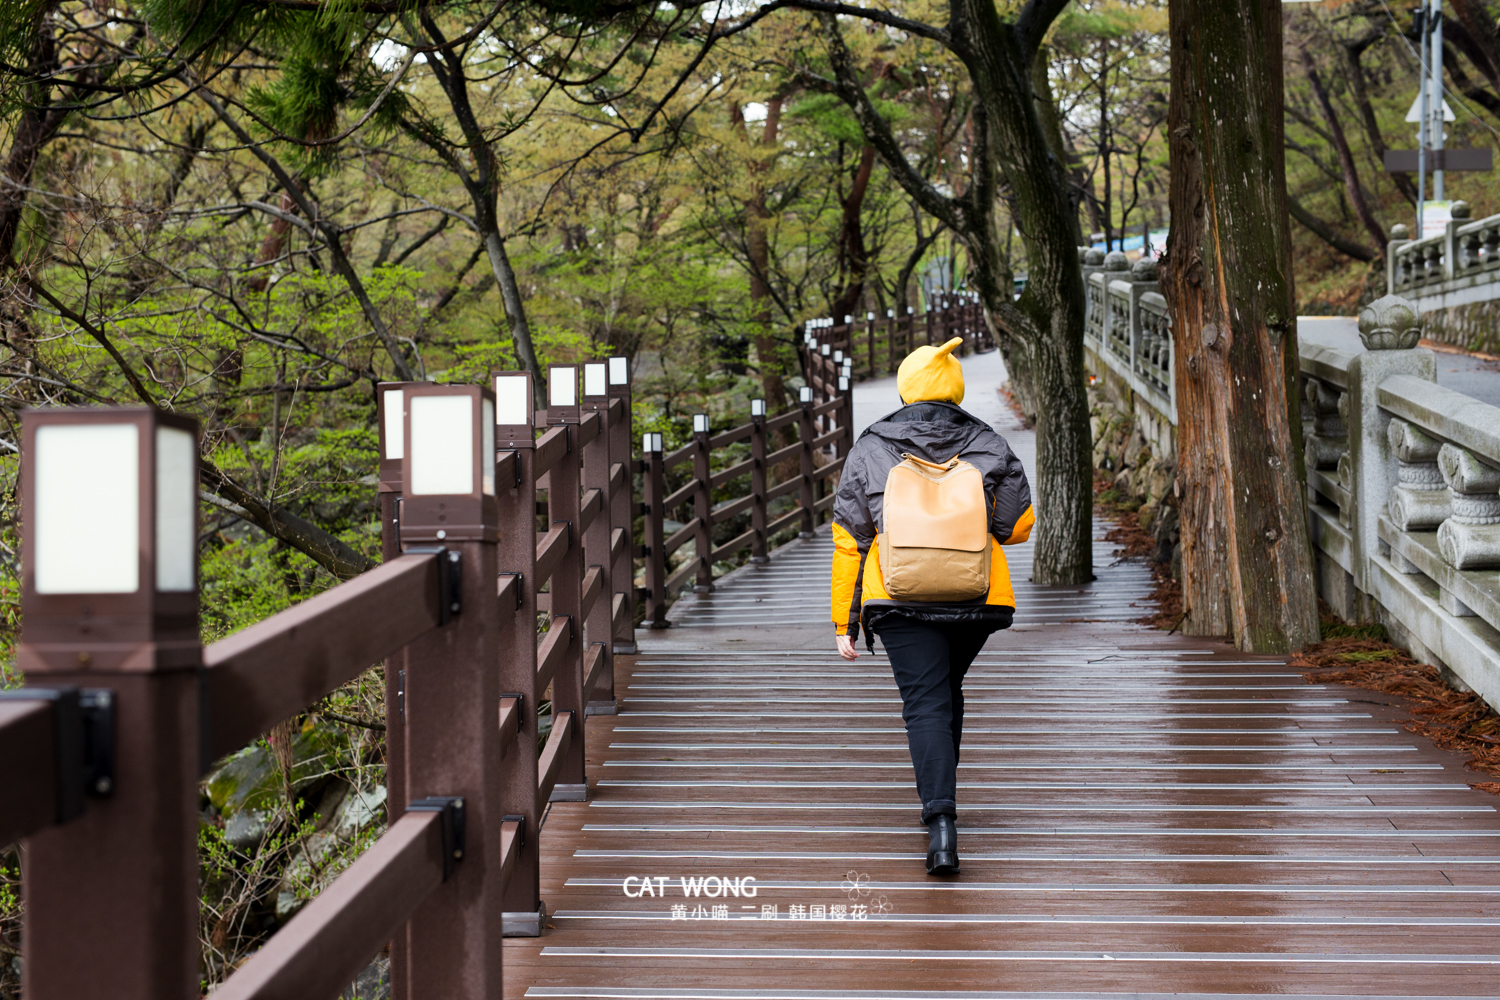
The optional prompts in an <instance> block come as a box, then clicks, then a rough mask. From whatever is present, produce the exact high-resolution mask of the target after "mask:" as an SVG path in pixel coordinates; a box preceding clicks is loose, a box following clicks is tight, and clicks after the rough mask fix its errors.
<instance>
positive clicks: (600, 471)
mask: <svg viewBox="0 0 1500 1000" xmlns="http://www.w3.org/2000/svg"><path fill="white" fill-rule="evenodd" d="M611 404H612V401H611V399H610V397H609V365H608V363H606V362H603V361H589V362H586V363H585V364H584V366H583V411H584V412H585V413H589V414H593V415H594V419H597V420H599V421H600V427H599V434H598V436H597V437H596V438H594V440H592V441H590V442H589V443H588V444H586V445H584V446H583V489H584V492H585V494H587V493H588V492H589V491H591V490H598V491H599V498H600V503H601V508H600V511H599V513H598V514H596V515H594V519H593V520H592V521H590V522H589V526H588V528H587V529H586V530H585V531H584V533H583V561H584V563H586V564H587V565H588V567H589V569H588V572H589V573H593V572H595V568H596V567H597V572H598V575H599V589H598V592H597V596H596V597H595V598H594V603H593V604H592V605H591V606H590V607H589V609H588V612H587V614H586V616H585V618H584V621H583V626H584V640H585V641H586V642H587V643H588V647H589V655H588V656H586V657H584V663H585V664H588V663H590V662H592V658H593V657H595V656H596V655H597V656H600V657H603V663H602V665H601V666H600V667H599V670H600V673H599V677H598V680H597V681H596V682H595V688H594V689H593V690H590V691H587V692H585V694H586V695H587V697H588V706H587V712H588V714H590V715H613V714H615V680H614V676H615V675H614V652H613V650H614V635H613V632H614V612H613V608H614V594H615V588H614V560H613V558H612V553H611V551H610V537H611V535H612V534H613V530H612V529H613V524H612V518H611V516H610V514H611V511H612V509H613V504H612V502H611V500H612V498H611V495H610V489H611V486H610V483H611V481H612V479H611V476H610V468H611V454H610V443H611V442H610V437H611V436H610V427H609V424H610V420H611V419H612V417H613V412H614V411H612V409H611ZM614 409H615V410H618V407H615V408H614ZM585 669H586V670H587V669H588V668H587V666H586V667H585Z"/></svg>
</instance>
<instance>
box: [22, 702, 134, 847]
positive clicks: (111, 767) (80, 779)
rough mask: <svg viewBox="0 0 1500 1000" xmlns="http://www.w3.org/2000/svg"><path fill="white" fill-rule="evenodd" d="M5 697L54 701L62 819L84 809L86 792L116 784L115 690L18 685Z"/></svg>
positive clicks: (111, 788) (54, 742) (105, 790)
mask: <svg viewBox="0 0 1500 1000" xmlns="http://www.w3.org/2000/svg"><path fill="white" fill-rule="evenodd" d="M0 699H3V700H5V701H45V702H48V703H50V704H51V705H52V756H53V761H54V764H55V768H56V793H55V794H56V797H57V811H56V820H57V822H59V823H65V822H67V821H68V820H70V819H74V818H76V817H78V816H80V815H82V813H83V800H84V796H85V795H93V796H98V797H102V796H106V795H109V794H110V793H111V792H113V791H114V788H115V693H114V692H113V691H111V690H109V689H108V688H84V689H82V690H80V689H78V688H75V687H60V688H16V689H15V690H11V691H0Z"/></svg>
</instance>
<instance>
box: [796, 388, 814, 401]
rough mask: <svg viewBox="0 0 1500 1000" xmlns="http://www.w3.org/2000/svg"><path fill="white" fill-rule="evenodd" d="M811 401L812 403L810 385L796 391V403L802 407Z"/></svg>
mask: <svg viewBox="0 0 1500 1000" xmlns="http://www.w3.org/2000/svg"><path fill="white" fill-rule="evenodd" d="M812 401H813V391H812V386H810V385H804V386H803V387H802V388H800V389H798V390H797V402H799V403H801V404H802V405H803V406H807V405H808V404H810V403H811V402H812Z"/></svg>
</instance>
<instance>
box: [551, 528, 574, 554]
mask: <svg viewBox="0 0 1500 1000" xmlns="http://www.w3.org/2000/svg"><path fill="white" fill-rule="evenodd" d="M559 524H566V525H567V526H568V548H570V549H571V548H572V547H573V522H572V521H553V522H552V526H553V527H554V528H555V527H557V526H558V525H559Z"/></svg>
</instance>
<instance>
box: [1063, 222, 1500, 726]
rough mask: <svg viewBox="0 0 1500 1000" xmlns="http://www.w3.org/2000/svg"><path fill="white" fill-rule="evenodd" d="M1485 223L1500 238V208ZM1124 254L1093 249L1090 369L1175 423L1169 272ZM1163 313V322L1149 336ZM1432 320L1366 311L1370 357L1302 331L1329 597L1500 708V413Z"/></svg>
mask: <svg viewBox="0 0 1500 1000" xmlns="http://www.w3.org/2000/svg"><path fill="white" fill-rule="evenodd" d="M1484 221H1485V222H1487V223H1489V225H1490V227H1491V229H1492V230H1493V231H1494V232H1496V233H1500V217H1497V218H1496V219H1494V220H1484ZM1476 225H1477V224H1476ZM1454 228H1456V229H1457V230H1458V233H1457V235H1459V236H1463V237H1465V238H1467V237H1468V235H1470V227H1467V226H1459V227H1454ZM1481 228H1482V227H1481ZM1475 231H1478V230H1475ZM1450 235H1453V234H1451V233H1450ZM1489 238H1490V237H1489V236H1484V237H1483V238H1482V239H1481V241H1480V242H1481V246H1480V248H1479V250H1478V251H1476V252H1477V253H1480V254H1481V257H1480V260H1481V264H1483V263H1484V261H1485V260H1487V259H1488V258H1485V257H1483V256H1482V255H1483V253H1487V252H1488V251H1487V250H1486V249H1485V247H1487V246H1488V244H1487V243H1486V242H1485V241H1486V240H1488V239H1489ZM1424 242H1426V241H1424ZM1447 245H1448V246H1450V247H1451V246H1453V245H1454V244H1453V241H1452V240H1449V241H1448V244H1447ZM1470 249H1473V248H1472V247H1471V248H1470ZM1424 252H1425V251H1424ZM1110 257H1111V258H1114V259H1113V260H1111V259H1109V258H1104V255H1103V254H1101V253H1099V252H1098V251H1090V252H1089V253H1088V254H1087V255H1083V268H1084V272H1085V280H1086V285H1085V287H1086V288H1087V290H1088V319H1087V335H1086V337H1085V341H1084V344H1085V347H1086V349H1087V350H1086V352H1085V353H1086V358H1087V361H1088V364H1089V366H1090V369H1091V370H1092V371H1093V372H1094V373H1095V375H1096V376H1098V377H1100V378H1108V377H1111V376H1113V377H1114V378H1116V379H1117V380H1121V381H1123V382H1124V383H1125V384H1127V385H1128V387H1129V389H1130V395H1131V405H1132V408H1133V409H1134V410H1135V411H1136V413H1137V414H1138V415H1140V414H1142V413H1143V411H1147V412H1145V413H1144V416H1145V417H1146V418H1147V419H1148V420H1150V419H1155V420H1156V421H1157V425H1158V426H1159V427H1161V428H1164V429H1165V430H1166V431H1167V432H1169V433H1170V432H1171V430H1172V429H1173V428H1175V426H1176V424H1177V422H1178V417H1179V415H1178V413H1177V410H1176V405H1175V400H1176V394H1175V392H1174V391H1173V387H1172V368H1171V358H1172V354H1171V345H1170V339H1169V337H1168V334H1169V326H1168V323H1167V318H1166V311H1165V308H1162V309H1161V310H1160V312H1159V313H1158V312H1157V311H1156V302H1155V300H1156V299H1159V298H1160V295H1159V293H1158V291H1157V288H1156V284H1155V281H1154V278H1155V275H1154V273H1151V272H1150V271H1149V270H1148V269H1147V268H1145V267H1142V266H1141V265H1140V264H1139V263H1138V264H1137V265H1136V267H1137V270H1135V271H1131V270H1129V269H1128V268H1129V265H1128V264H1127V263H1126V262H1125V261H1124V255H1123V254H1120V255H1113V254H1112V255H1110ZM1101 258H1103V259H1101ZM1495 260H1496V265H1497V266H1500V256H1497V257H1496V258H1495ZM1439 263H1441V259H1440V260H1439ZM1471 266H1473V265H1471ZM1485 266H1487V265H1485ZM1148 274H1149V279H1150V280H1146V279H1147V277H1148ZM1143 286H1145V287H1143ZM1148 296H1151V297H1154V298H1148ZM1163 305H1164V303H1163ZM1148 315H1150V316H1159V323H1158V324H1157V325H1155V326H1154V327H1152V328H1151V329H1150V332H1149V333H1148V332H1147V330H1148V326H1149V325H1150V322H1151V321H1148V320H1146V319H1145V317H1146V316H1148ZM1428 319H1429V317H1426V316H1423V315H1421V314H1420V311H1419V310H1418V308H1417V307H1416V306H1415V305H1414V304H1413V303H1412V302H1411V301H1410V300H1408V299H1405V298H1401V297H1398V296H1395V295H1387V296H1385V297H1384V298H1382V299H1380V300H1378V301H1376V302H1374V303H1372V304H1371V305H1370V306H1369V307H1368V308H1366V309H1365V310H1364V311H1363V313H1361V315H1360V319H1359V332H1360V340H1361V341H1362V342H1363V344H1364V346H1365V350H1364V351H1363V352H1360V353H1356V354H1351V353H1348V352H1345V351H1340V350H1336V349H1334V348H1332V347H1330V346H1328V345H1326V344H1321V343H1317V342H1315V341H1310V340H1308V339H1307V338H1305V337H1302V338H1299V345H1298V347H1299V358H1300V369H1301V385H1300V390H1301V391H1300V399H1301V404H1302V426H1303V444H1304V457H1305V460H1306V462H1305V467H1306V475H1307V499H1308V520H1309V527H1310V533H1311V538H1312V542H1313V548H1314V557H1315V560H1314V562H1315V569H1316V574H1317V585H1318V592H1319V594H1320V595H1321V596H1322V597H1323V598H1324V599H1325V600H1327V601H1328V603H1329V605H1330V606H1331V607H1332V608H1333V610H1334V611H1335V612H1336V613H1337V614H1339V615H1340V616H1341V617H1343V618H1345V619H1346V620H1349V621H1360V620H1369V619H1375V620H1378V621H1380V622H1381V623H1383V624H1384V625H1385V626H1386V628H1387V629H1388V630H1389V631H1390V633H1391V635H1392V639H1393V640H1394V641H1396V642H1397V643H1399V644H1400V645H1403V646H1405V647H1406V648H1407V649H1409V650H1411V652H1412V654H1413V655H1414V656H1415V657H1417V658H1418V659H1420V660H1424V661H1426V662H1430V663H1435V664H1438V665H1440V666H1441V667H1443V668H1444V669H1445V670H1446V671H1447V672H1448V673H1449V675H1450V676H1451V677H1452V678H1453V679H1454V680H1455V681H1456V682H1457V683H1459V684H1461V685H1462V686H1465V687H1467V688H1469V689H1472V690H1474V691H1476V692H1478V693H1479V694H1480V695H1481V696H1482V697H1483V698H1484V699H1485V701H1487V702H1488V703H1489V704H1490V705H1492V706H1500V407H1496V406H1492V405H1490V404H1488V403H1484V402H1481V401H1479V400H1477V399H1474V398H1472V397H1470V396H1466V395H1464V394H1463V393H1461V392H1457V391H1455V390H1453V389H1449V388H1446V387H1443V386H1440V385H1438V384H1437V382H1436V377H1437V375H1436V372H1437V366H1436V359H1435V356H1434V354H1433V353H1432V352H1431V351H1429V350H1427V349H1425V348H1420V347H1418V346H1417V343H1418V341H1419V339H1420V338H1421V336H1422V333H1423V332H1424V324H1425V322H1426V321H1427V320H1428ZM1158 336H1160V337H1163V338H1164V339H1165V341H1166V342H1165V345H1164V346H1160V347H1158V346H1157V345H1156V342H1155V341H1154V340H1153V339H1152V338H1154V337H1158ZM1158 359H1159V360H1158ZM1117 392H1118V390H1117Z"/></svg>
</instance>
